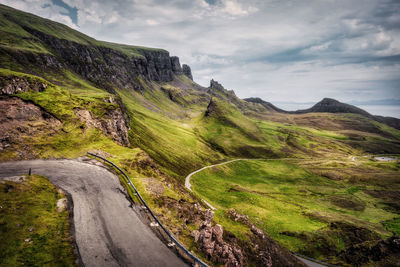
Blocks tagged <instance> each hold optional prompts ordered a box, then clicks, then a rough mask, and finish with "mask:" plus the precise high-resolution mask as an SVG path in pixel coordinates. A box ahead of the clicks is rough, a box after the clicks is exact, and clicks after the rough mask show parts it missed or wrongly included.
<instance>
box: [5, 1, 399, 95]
mask: <svg viewBox="0 0 400 267" xmlns="http://www.w3.org/2000/svg"><path fill="white" fill-rule="evenodd" d="M30 1H33V0H30ZM35 1H37V2H38V3H42V4H46V5H49V4H50V5H52V7H47V8H39V7H40V6H41V5H36V6H37V7H38V8H35V10H33V11H31V12H34V13H36V14H38V15H41V16H47V17H49V18H52V19H57V20H59V21H60V22H63V23H66V22H65V21H67V19H68V18H70V17H68V18H66V16H65V15H64V17H63V15H61V16H53V15H51V13H50V12H48V11H49V10H58V9H55V8H54V3H52V2H51V1H50V0H35ZM57 1H61V0H57ZM0 2H2V3H6V4H8V5H14V6H16V7H19V8H26V11H30V10H28V9H29V6H28V5H26V4H25V5H24V4H23V3H24V1H23V0H0ZM63 2H64V3H65V4H67V5H68V6H69V7H72V8H73V7H76V8H77V14H78V25H79V30H80V31H82V32H84V33H86V34H88V35H91V36H93V37H95V38H97V39H100V40H106V41H112V42H120V43H127V44H132V45H144V46H151V47H161V48H165V49H167V50H169V51H170V53H171V54H173V55H177V56H179V57H180V59H181V62H182V63H189V64H190V65H191V67H192V70H193V74H194V77H195V80H197V81H198V82H199V83H201V84H203V85H205V86H208V83H209V79H210V78H215V79H218V80H220V82H221V83H222V84H224V85H226V87H227V88H230V89H234V90H235V91H236V93H237V94H238V95H239V96H241V97H248V96H260V97H263V98H265V99H266V100H271V101H272V100H273V101H284V100H287V101H293V100H299V101H300V100H301V101H318V100H319V98H322V97H324V96H330V97H337V98H340V99H342V100H344V101H345V100H352V98H353V99H354V97H359V98H362V99H364V100H370V99H371V98H374V97H379V96H380V95H383V94H384V95H387V96H388V97H389V98H390V96H393V97H394V96H395V95H398V93H396V92H398V91H400V90H399V84H398V82H389V81H395V80H396V77H398V73H400V2H399V1H398V0H354V1H348V0H330V1H320V0H286V1H282V0H247V1H245V0H192V1H185V0H170V1H167V0H131V1H128V0H114V1H111V0H92V1H89V0H63ZM44 10H46V12H45V11H44ZM57 12H59V11H57ZM64 14H65V12H64ZM72 21H73V20H72ZM350 78H351V80H355V81H359V82H347V83H346V79H347V80H349V79H350ZM332 80H337V82H332ZM363 88H368V90H366V89H365V90H364V89H363ZM367 91H368V92H367ZM349 92H350V93H349ZM356 92H357V93H356ZM363 92H365V93H363Z"/></svg>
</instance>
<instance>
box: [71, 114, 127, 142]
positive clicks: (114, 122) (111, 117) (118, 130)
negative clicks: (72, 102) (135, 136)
mask: <svg viewBox="0 0 400 267" xmlns="http://www.w3.org/2000/svg"><path fill="white" fill-rule="evenodd" d="M75 114H76V115H77V116H78V118H79V119H80V120H81V121H82V122H84V123H85V124H86V125H87V126H88V127H89V128H92V127H95V128H97V129H99V130H100V131H102V132H103V133H104V134H105V135H107V136H109V137H111V138H112V139H113V140H114V141H116V142H118V143H119V144H121V145H124V146H129V145H130V142H129V137H128V126H127V125H128V123H127V121H126V118H125V116H124V115H123V113H122V111H121V109H119V108H116V109H113V110H108V111H107V113H106V114H105V115H104V117H103V118H98V117H96V116H94V115H93V114H92V112H90V111H89V110H86V109H80V110H75Z"/></svg>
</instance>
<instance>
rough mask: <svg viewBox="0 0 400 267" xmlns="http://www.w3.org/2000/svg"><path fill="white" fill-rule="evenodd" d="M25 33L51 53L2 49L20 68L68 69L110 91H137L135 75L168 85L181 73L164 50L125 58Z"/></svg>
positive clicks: (100, 48)
mask: <svg viewBox="0 0 400 267" xmlns="http://www.w3.org/2000/svg"><path fill="white" fill-rule="evenodd" d="M24 30H25V31H27V32H29V33H30V34H32V35H33V36H35V37H36V38H38V39H39V40H40V41H41V42H42V43H44V45H45V46H46V47H47V48H48V50H49V51H51V53H52V54H39V53H32V52H28V51H12V50H11V49H6V48H3V49H1V50H0V53H1V54H3V55H4V54H6V55H7V56H8V58H10V59H12V60H14V61H16V62H17V63H19V64H20V65H23V66H29V65H31V66H32V65H33V66H35V67H36V66H37V67H38V68H39V69H42V68H46V67H47V68H49V69H52V70H54V69H65V68H69V69H71V70H73V71H74V72H76V73H78V74H79V75H81V76H82V77H84V78H86V79H88V80H89V81H91V82H93V83H94V84H96V85H98V86H100V87H103V88H105V89H108V90H109V91H112V90H113V88H115V87H120V88H127V89H137V88H138V86H139V83H138V80H137V79H138V76H142V77H144V78H145V79H147V80H150V81H157V82H169V81H172V80H173V79H174V75H182V74H183V71H182V67H181V65H180V62H179V58H178V57H170V55H169V53H168V52H167V51H164V50H150V49H149V50H146V49H143V50H142V51H141V54H142V56H128V55H127V54H125V53H123V52H122V51H119V50H116V49H112V48H109V47H105V46H100V45H97V44H94V45H86V44H80V43H76V42H73V41H69V40H65V39H59V38H56V37H54V36H51V35H48V34H45V33H43V32H41V31H37V30H34V29H31V28H26V27H24ZM0 65H1V63H0ZM189 69H190V68H189ZM189 78H191V77H190V76H189Z"/></svg>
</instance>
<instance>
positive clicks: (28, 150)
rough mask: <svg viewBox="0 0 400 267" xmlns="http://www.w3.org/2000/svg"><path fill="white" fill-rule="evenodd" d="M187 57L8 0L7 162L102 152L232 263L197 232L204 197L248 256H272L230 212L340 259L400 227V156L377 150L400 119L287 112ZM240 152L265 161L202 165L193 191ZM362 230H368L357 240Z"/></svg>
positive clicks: (3, 126)
mask: <svg viewBox="0 0 400 267" xmlns="http://www.w3.org/2000/svg"><path fill="white" fill-rule="evenodd" d="M176 63H179V61H177V59H176V58H174V57H170V55H169V53H168V52H167V51H165V50H162V49H156V48H146V47H139V46H131V45H123V44H114V43H108V42H103V41H98V40H95V39H93V38H91V37H88V36H86V35H84V34H82V33H80V32H78V31H76V30H73V29H71V28H69V27H67V26H65V25H62V24H59V23H56V22H53V21H50V20H47V19H43V18H40V17H37V16H35V15H32V14H28V13H25V12H22V11H18V10H15V9H12V8H9V7H7V6H4V5H0V92H1V94H0V112H2V113H3V114H5V115H4V116H2V118H1V120H0V130H1V131H0V145H1V146H0V160H1V161H9V160H22V159H34V158H76V157H79V156H84V155H86V153H87V152H88V151H91V152H95V153H100V154H101V155H103V156H105V157H107V158H109V159H110V160H112V161H113V162H115V163H116V164H118V165H119V166H121V167H122V168H123V169H124V170H125V171H126V172H127V173H128V174H129V175H130V176H131V177H132V178H133V181H134V183H135V185H136V186H137V187H138V189H139V190H140V191H141V192H143V195H144V198H145V199H146V201H147V202H148V203H149V204H150V206H151V207H152V208H153V209H154V210H155V212H156V213H157V215H158V216H159V217H160V219H161V220H162V221H163V222H164V223H165V224H166V225H167V227H168V228H169V229H170V230H171V231H172V232H173V233H174V234H175V235H176V236H178V237H179V240H180V241H182V242H183V243H184V244H185V246H187V247H188V248H190V249H191V250H193V251H195V252H196V253H197V254H198V255H200V257H202V258H203V259H205V260H207V261H208V262H209V263H210V264H212V265H214V266H218V265H219V264H222V263H221V262H217V260H216V258H207V257H206V256H205V255H204V252H203V251H201V248H200V247H199V245H198V244H197V243H196V242H194V238H193V236H192V233H193V231H194V230H197V229H199V227H200V225H201V224H202V220H203V219H204V214H203V213H201V212H205V208H207V206H206V205H204V203H202V201H201V198H204V199H206V200H207V201H208V202H210V203H211V204H212V205H213V206H215V207H216V208H217V211H216V215H215V220H214V222H217V223H220V224H221V225H222V226H223V227H224V228H225V229H226V231H227V234H226V235H228V237H229V235H230V234H232V235H233V237H234V238H233V237H232V236H230V237H231V239H230V240H233V239H234V240H236V241H235V242H236V243H237V244H239V245H240V246H241V248H242V249H243V251H244V254H245V257H246V260H247V264H248V265H260V264H261V263H260V261H257V259H254V258H253V257H252V256H251V255H252V254H254V253H259V251H258V252H257V251H256V252H255V251H253V250H251V249H253V248H252V247H253V243H252V242H253V241H252V240H254V238H256V234H255V233H254V232H252V230H251V229H252V228H251V226H249V225H250V224H242V223H239V222H237V221H235V220H233V219H232V218H231V217H230V216H229V214H228V211H229V210H231V209H235V210H236V211H237V212H238V213H240V214H244V215H248V216H249V220H250V222H251V223H253V224H254V225H256V226H257V227H259V228H260V229H262V230H263V231H264V232H265V233H266V234H267V235H269V236H271V237H272V238H274V239H275V240H277V241H278V242H279V243H280V244H282V245H283V246H284V247H286V248H288V249H291V250H294V251H297V252H300V253H302V254H305V255H307V256H310V257H316V258H319V259H321V260H324V261H329V262H332V263H338V262H341V263H343V264H349V265H351V264H353V263H354V262H351V260H348V258H346V259H345V255H346V253H349V249H350V248H354V247H356V248H357V249H360V250H362V249H365V250H366V249H367V248H370V247H371V246H372V245H373V244H376V243H377V242H380V241H382V240H384V239H387V238H388V237H390V236H392V235H394V234H399V223H398V222H399V215H398V214H399V207H400V198H398V194H400V193H399V192H400V187H399V186H400V169H399V161H398V159H397V160H394V161H391V162H378V161H376V159H374V155H375V154H384V155H386V154H400V131H399V130H397V129H395V128H393V127H390V126H389V125H386V124H383V123H381V122H378V121H376V120H373V119H371V118H370V117H366V116H363V115H360V114H352V113H306V114H289V113H283V112H279V110H276V109H273V108H270V107H269V106H268V105H267V106H266V105H263V104H262V103H261V102H260V101H259V102H260V103H258V102H248V101H244V100H242V99H239V98H238V97H237V96H236V95H235V93H234V92H233V91H230V90H227V89H225V88H224V87H223V86H222V85H221V84H219V83H218V82H215V81H211V84H210V86H209V87H207V88H205V87H202V86H200V85H198V84H196V82H195V81H192V80H191V79H190V77H189V76H186V75H185V74H183V72H182V71H181V70H179V68H178V69H176V65H177V64H176ZM174 64H175V65H174ZM179 67H180V65H179ZM194 77H196V76H195V74H194ZM265 103H266V102H265ZM235 158H248V159H257V160H254V161H245V162H244V161H243V162H242V161H240V162H235V163H232V164H230V165H226V166H223V167H222V166H220V167H217V168H210V169H207V170H206V171H203V172H200V173H198V174H196V175H195V176H193V181H192V183H193V188H194V192H193V193H192V192H189V191H188V190H186V189H185V188H184V180H185V177H186V176H187V175H188V174H189V173H191V172H193V171H195V170H197V169H200V168H202V167H203V166H206V165H211V164H215V163H219V162H224V161H227V160H230V159H235ZM287 158H290V159H291V160H286V159H287ZM160 188H161V189H162V190H161V189H160ZM381 191H390V192H392V193H391V194H393V195H395V196H396V197H394V198H393V199H390V200H388V199H385V198H384V197H383V196H382V194H381V193H382V192H381ZM377 192H378V193H377ZM379 192H381V193H379ZM2 194H3V193H0V197H1V196H2ZM380 194H381V195H380ZM378 195H379V196H378ZM349 203H350V204H349ZM347 204H349V205H350V206H351V207H348V206H346V205H347ZM185 205H186V206H185ZM194 205H196V207H197V206H199V207H200V206H201V207H202V208H201V212H199V214H201V215H199V214H197V215H196V213H194V211H193V210H194V208H193V207H194ZM196 216H197V217H196ZM183 222H185V227H181V225H182V224H183ZM338 225H339V226H338ZM336 226H337V227H338V228H335V229H334V227H336ZM1 227H3V226H2V225H1V224H0V228H1ZM361 228H362V229H361ZM349 229H356V230H357V229H358V230H360V229H361V230H360V231H364V232H367V233H368V234H367V235H365V236H364V237H365V238H364V239H362V240H361V241H360V240H356V241H355V240H353V239H346V238H345V235H346V234H347V233H348V231H349ZM346 231H347V232H346ZM364 232H363V233H364ZM310 242H313V243H314V244H315V245H310V244H309V243H310ZM371 242H372V243H371ZM382 242H383V241H382ZM250 248H251V249H250ZM279 249H280V248H279ZM371 262H373V259H369V258H368V259H365V264H370V263H371ZM382 262H384V260H382ZM371 264H372V263H371Z"/></svg>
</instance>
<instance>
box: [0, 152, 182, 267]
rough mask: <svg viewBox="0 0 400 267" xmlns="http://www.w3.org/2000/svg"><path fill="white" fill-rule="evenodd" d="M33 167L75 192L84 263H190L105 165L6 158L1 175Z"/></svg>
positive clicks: (76, 222) (78, 238)
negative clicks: (174, 249)
mask: <svg viewBox="0 0 400 267" xmlns="http://www.w3.org/2000/svg"><path fill="white" fill-rule="evenodd" d="M29 168H32V174H39V175H43V176H46V177H47V178H48V179H49V180H50V181H51V182H52V183H53V184H55V185H57V186H59V187H60V188H62V189H63V190H64V191H66V192H68V193H69V194H70V195H71V197H72V200H73V203H74V207H73V213H74V218H73V222H74V226H75V239H76V243H77V246H78V249H79V253H80V255H81V259H82V262H83V263H84V265H85V266H187V265H186V264H185V263H184V262H183V261H182V260H181V259H180V258H178V256H176V255H175V254H174V253H173V252H172V251H171V250H169V249H168V248H167V246H166V245H165V244H163V243H162V242H161V241H160V240H159V239H158V238H157V237H156V235H155V234H154V233H153V232H152V231H151V229H150V228H149V227H148V226H147V225H145V224H144V223H143V222H142V221H141V220H140V218H139V217H138V216H139V215H138V214H137V213H136V212H135V211H134V209H133V208H132V207H131V203H130V202H129V201H128V199H127V195H126V194H125V193H124V192H125V189H124V188H123V187H122V186H121V184H120V181H119V179H118V177H116V176H115V175H114V174H112V173H111V172H109V171H108V170H107V169H106V168H104V167H101V166H97V165H94V164H89V163H87V162H81V161H78V160H31V161H17V162H3V163H0V179H1V178H4V177H9V176H16V175H24V174H27V173H28V170H29Z"/></svg>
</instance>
